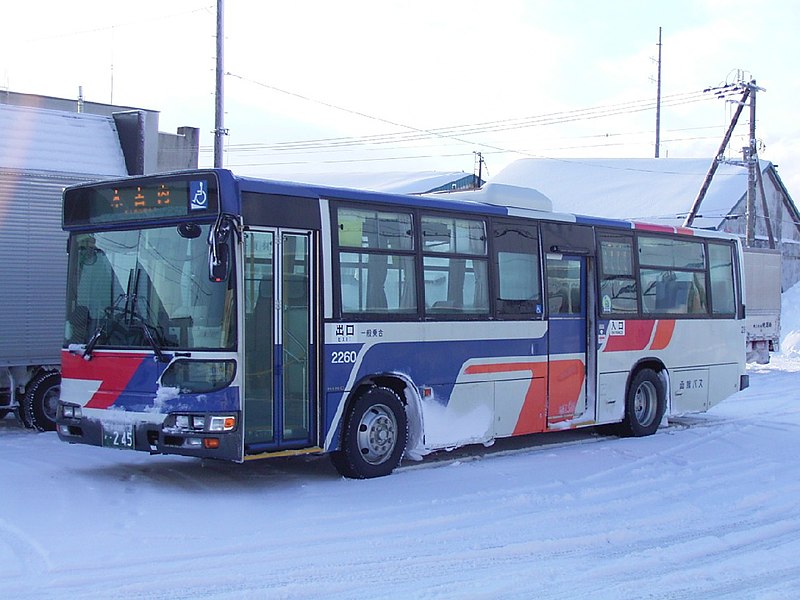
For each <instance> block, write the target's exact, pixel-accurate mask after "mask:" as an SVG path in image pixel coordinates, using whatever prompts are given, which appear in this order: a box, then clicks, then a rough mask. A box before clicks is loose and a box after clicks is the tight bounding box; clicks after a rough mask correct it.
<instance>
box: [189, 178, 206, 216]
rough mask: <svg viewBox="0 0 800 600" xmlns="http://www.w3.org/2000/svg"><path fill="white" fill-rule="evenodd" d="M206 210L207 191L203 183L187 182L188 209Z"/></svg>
mask: <svg viewBox="0 0 800 600" xmlns="http://www.w3.org/2000/svg"><path fill="white" fill-rule="evenodd" d="M207 208H208V190H207V189H206V182H205V181H190V182H189V209H190V210H206V209H207Z"/></svg>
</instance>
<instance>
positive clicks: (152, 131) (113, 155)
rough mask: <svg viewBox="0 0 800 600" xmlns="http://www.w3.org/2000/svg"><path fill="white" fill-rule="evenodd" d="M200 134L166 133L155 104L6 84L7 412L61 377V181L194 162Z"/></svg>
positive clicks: (0, 217) (3, 317) (0, 372)
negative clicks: (37, 92)
mask: <svg viewBox="0 0 800 600" xmlns="http://www.w3.org/2000/svg"><path fill="white" fill-rule="evenodd" d="M198 137H199V135H198V130H197V129H195V128H181V129H179V131H178V134H177V135H172V134H162V133H160V132H159V131H158V112H157V111H152V110H144V109H133V108H130V107H118V106H111V105H101V104H97V103H83V102H76V101H74V100H65V99H60V98H50V97H47V96H34V95H30V94H16V93H13V92H6V91H0V256H2V257H3V264H2V267H0V278H1V279H2V285H0V331H2V332H3V333H2V335H3V344H2V345H1V347H0V416H3V415H5V412H6V411H8V410H17V407H18V405H19V404H21V400H19V398H21V397H26V398H27V396H28V394H27V391H29V390H31V389H34V388H35V389H39V390H42V389H43V388H41V387H40V383H41V381H47V382H49V384H50V385H52V384H53V383H54V382H55V381H57V379H56V378H55V375H54V374H56V373H57V369H58V364H59V350H60V348H61V343H62V338H63V332H64V302H65V300H64V299H65V285H66V283H65V282H66V239H67V236H66V234H65V233H64V232H62V231H61V193H62V190H63V188H64V187H66V186H68V185H74V184H77V183H82V182H85V181H89V180H97V179H107V178H111V177H124V176H127V175H134V174H144V173H152V172H157V171H163V170H176V169H186V168H192V167H197V157H198V147H199V144H198ZM24 416H25V415H24V413H23V417H24ZM28 423H30V424H32V423H33V421H30V420H29V421H28ZM40 425H41V424H40Z"/></svg>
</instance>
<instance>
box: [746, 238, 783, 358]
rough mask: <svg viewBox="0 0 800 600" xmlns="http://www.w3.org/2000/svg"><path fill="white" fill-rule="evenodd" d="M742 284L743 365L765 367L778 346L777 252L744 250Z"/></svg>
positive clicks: (779, 302) (757, 249) (779, 330)
mask: <svg viewBox="0 0 800 600" xmlns="http://www.w3.org/2000/svg"><path fill="white" fill-rule="evenodd" d="M744 281H745V304H746V307H747V308H746V310H747V361H748V362H757V363H760V364H766V363H768V362H769V353H770V352H779V351H780V343H781V342H780V340H781V253H780V251H779V250H766V249H760V248H745V249H744Z"/></svg>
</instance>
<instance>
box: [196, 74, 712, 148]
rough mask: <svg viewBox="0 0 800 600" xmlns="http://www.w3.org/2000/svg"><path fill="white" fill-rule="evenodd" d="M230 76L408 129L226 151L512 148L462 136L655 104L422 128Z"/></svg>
mask: <svg viewBox="0 0 800 600" xmlns="http://www.w3.org/2000/svg"><path fill="white" fill-rule="evenodd" d="M228 75H229V76H232V77H235V78H237V79H240V80H242V81H246V82H249V83H252V84H254V85H258V86H260V87H264V88H266V89H270V90H273V91H277V92H279V93H282V94H285V95H289V96H292V97H295V98H298V99H302V100H304V101H308V102H312V103H315V104H319V105H321V106H325V107H328V108H332V109H335V110H338V111H343V112H346V113H349V114H353V115H356V116H359V117H363V118H366V119H370V120H375V121H379V122H382V123H386V124H390V125H392V126H394V127H400V128H403V129H406V130H408V131H400V132H398V131H394V132H390V133H382V134H372V135H366V136H346V137H329V138H317V139H308V140H297V141H286V142H275V143H270V144H265V143H245V144H229V145H228V146H227V148H226V149H227V151H229V152H263V151H269V150H276V151H283V152H285V151H291V150H298V151H312V150H324V151H332V150H340V149H343V148H348V147H354V146H363V145H387V144H392V145H398V144H405V143H409V142H413V141H419V140H430V139H451V140H455V141H457V142H460V143H465V144H470V145H473V146H475V145H478V146H483V147H486V148H489V149H492V150H501V151H511V150H509V149H505V148H498V147H495V146H492V145H491V144H486V143H483V142H477V141H475V140H466V139H463V136H467V135H476V134H484V133H496V132H501V131H510V130H516V129H523V128H528V127H539V126H546V125H556V124H564V123H571V122H575V121H580V120H587V119H599V118H605V117H610V116H618V115H622V114H630V113H635V112H642V111H647V110H652V109H653V108H654V107H655V103H654V102H653V101H652V100H649V99H648V100H635V101H629V102H624V103H620V104H616V105H610V106H597V107H590V108H583V109H576V110H571V111H561V112H556V113H550V114H545V115H534V116H528V117H521V118H510V119H500V120H494V121H486V122H482V123H471V124H464V125H456V126H449V127H439V128H431V129H421V128H417V127H413V126H410V125H405V124H402V123H398V122H396V121H392V120H388V119H384V118H382V117H377V116H374V115H370V114H367V113H365V112H362V111H357V110H352V109H349V108H344V107H341V106H338V105H335V104H332V103H330V102H325V101H321V100H317V99H314V98H310V97H308V96H304V95H302V94H298V93H295V92H291V91H287V90H283V89H281V88H278V87H276V86H272V85H269V84H265V83H262V82H257V81H254V80H251V79H249V78H246V77H243V76H240V75H235V74H232V73H228ZM707 98H708V92H707V91H706V90H704V91H695V92H686V93H681V94H674V95H672V96H668V97H665V98H664V99H663V101H662V103H663V104H665V105H668V106H680V105H685V104H690V103H695V102H701V101H704V100H706V99H707ZM201 151H206V148H205V147H202V148H201Z"/></svg>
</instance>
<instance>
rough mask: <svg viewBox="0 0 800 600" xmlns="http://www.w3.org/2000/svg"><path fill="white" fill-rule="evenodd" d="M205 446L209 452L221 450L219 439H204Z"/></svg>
mask: <svg viewBox="0 0 800 600" xmlns="http://www.w3.org/2000/svg"><path fill="white" fill-rule="evenodd" d="M203 446H204V447H205V448H206V449H208V450H214V449H215V448H219V438H203Z"/></svg>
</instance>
